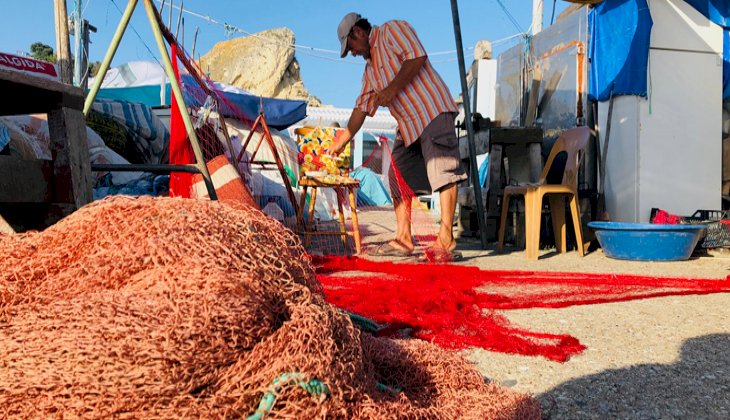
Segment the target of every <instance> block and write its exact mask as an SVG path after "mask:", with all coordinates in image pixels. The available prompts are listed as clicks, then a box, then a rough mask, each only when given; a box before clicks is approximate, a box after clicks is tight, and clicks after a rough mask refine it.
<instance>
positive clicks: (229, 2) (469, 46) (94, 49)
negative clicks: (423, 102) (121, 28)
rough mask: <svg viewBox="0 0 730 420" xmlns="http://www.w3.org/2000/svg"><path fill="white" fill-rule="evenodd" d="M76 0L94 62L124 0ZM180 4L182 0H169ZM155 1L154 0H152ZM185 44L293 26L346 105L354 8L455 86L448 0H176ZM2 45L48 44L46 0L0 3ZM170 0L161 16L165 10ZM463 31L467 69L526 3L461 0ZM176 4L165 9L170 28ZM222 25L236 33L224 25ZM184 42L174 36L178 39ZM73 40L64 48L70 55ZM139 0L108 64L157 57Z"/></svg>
mask: <svg viewBox="0 0 730 420" xmlns="http://www.w3.org/2000/svg"><path fill="white" fill-rule="evenodd" d="M78 1H81V10H82V15H83V18H84V19H87V20H88V21H89V22H90V23H91V24H92V25H94V26H96V27H97V32H96V33H95V34H91V42H92V44H91V47H90V53H89V55H90V60H91V61H102V59H103V58H104V56H105V54H106V52H107V49H108V48H109V45H110V42H111V39H112V38H113V35H114V33H115V31H116V28H117V26H118V24H119V21H120V19H121V16H122V11H123V10H124V9H125V8H126V6H127V1H126V0H67V8H68V12H69V13H71V12H72V11H74V10H75V9H76V4H77V2H78ZM172 1H173V3H174V5H175V6H176V7H179V6H180V4H181V0H172ZM154 3H155V5H156V6H157V7H158V8H159V3H160V0H154ZM182 3H183V9H184V12H183V14H182V17H183V18H184V21H185V36H184V40H185V45H184V46H185V48H186V50H187V51H188V52H190V51H191V49H192V40H193V35H194V33H195V31H196V29H197V30H198V36H197V41H196V47H195V51H196V56H198V55H199V54H204V53H206V52H207V51H209V50H210V49H211V48H212V47H213V46H214V45H215V44H216V43H217V42H221V41H225V40H228V39H231V38H235V37H240V36H247V35H246V33H249V34H251V33H256V32H259V31H263V30H267V29H273V28H281V27H287V28H289V29H291V30H292V31H293V32H294V35H295V43H296V44H297V45H298V46H301V47H300V48H297V50H296V54H295V55H296V58H297V60H298V61H299V64H300V68H301V75H302V79H303V81H304V85H305V87H306V88H307V90H308V91H309V93H310V94H311V95H314V96H317V97H318V98H319V99H320V100H321V101H322V102H323V103H324V104H326V105H333V106H336V107H341V108H351V107H352V106H353V105H354V103H355V98H356V97H357V95H358V93H359V91H360V81H361V78H362V71H363V68H364V61H363V59H362V58H361V57H357V58H355V57H352V56H348V57H347V58H345V59H340V58H339V42H338V40H337V35H336V34H337V25H338V24H339V22H340V19H341V18H342V16H344V15H345V14H346V13H349V12H358V13H360V14H361V15H362V16H363V17H365V18H367V19H368V20H369V21H370V23H372V24H373V25H379V24H381V23H383V22H385V21H387V20H390V19H403V20H406V21H408V22H409V23H410V24H411V25H412V26H413V27H414V28H415V30H416V32H417V33H418V35H419V38H420V39H421V42H422V43H423V45H424V47H425V48H426V51H427V52H428V54H429V57H430V59H431V62H432V64H433V65H434V67H435V68H436V70H437V71H438V72H439V73H440V74H441V77H442V78H443V79H444V81H445V82H446V84H447V85H448V87H449V89H450V90H451V93H452V95H453V96H454V97H457V96H458V95H459V94H460V92H461V82H460V79H459V64H458V61H457V54H456V41H455V35H454V27H453V19H452V10H451V2H450V1H447V0H438V1H437V0H420V1H419V0H369V1H355V0H327V1H325V0H260V1H256V2H254V1H250V0H183V1H182ZM544 3H545V6H544V16H543V19H544V20H543V22H544V23H543V25H544V27H547V26H548V25H549V24H550V20H551V17H552V12H553V4H555V9H556V10H555V16H556V17H557V15H558V14H559V13H560V12H561V11H562V10H563V9H565V8H566V7H567V5H568V4H569V3H567V2H565V1H562V0H558V1H550V0H545V2H544ZM0 4H2V13H0V51H1V52H6V53H11V54H18V53H19V52H27V51H29V50H30V45H31V44H33V43H34V42H42V43H44V44H47V45H49V46H51V47H53V48H54V49H55V48H56V45H55V42H56V41H55V27H54V15H53V1H51V0H22V1H15V0H0ZM169 6H170V1H169V0H168V1H167V2H166V5H165V10H164V12H163V16H164V17H165V19H167V17H168V11H169ZM458 8H459V19H460V25H461V36H462V42H463V46H464V48H465V53H464V57H465V60H466V62H467V66H468V65H469V63H471V61H472V60H473V47H474V45H475V44H476V43H477V41H479V40H482V39H486V40H489V41H490V42H492V43H493V44H494V47H493V48H494V55H495V57H496V56H497V55H498V54H499V53H500V52H501V51H504V50H505V49H507V48H509V47H511V46H513V45H515V43H516V41H517V39H516V38H511V39H507V40H505V39H506V38H509V37H512V36H514V35H516V34H519V33H521V32H525V31H528V30H529V28H530V24H531V22H532V1H531V0H459V1H458ZM178 13H179V11H178V10H177V9H175V10H174V12H173V20H174V22H173V26H176V22H177V16H178ZM225 24H228V25H229V26H230V27H232V28H234V29H235V31H233V32H232V33H231V32H228V31H226V26H225ZM179 39H182V36H180V37H179ZM73 42H74V40H73V37H71V53H72V54H73ZM159 56H160V55H159V51H158V49H157V46H156V44H155V41H154V38H153V35H152V32H151V31H150V29H149V23H148V21H147V17H146V14H145V11H144V6H143V4H142V1H141V0H140V1H139V4H138V6H137V8H136V10H135V12H134V14H133V16H132V19H131V27H130V28H129V29H128V30H127V31H126V32H125V34H124V37H123V38H122V42H121V44H120V46H119V49H118V50H117V52H116V54H115V56H114V60H113V61H112V64H111V65H112V67H114V66H118V65H121V64H124V63H126V62H129V61H136V60H146V61H155V59H157V60H159Z"/></svg>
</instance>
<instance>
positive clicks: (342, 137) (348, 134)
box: [327, 108, 367, 155]
mask: <svg viewBox="0 0 730 420" xmlns="http://www.w3.org/2000/svg"><path fill="white" fill-rule="evenodd" d="M366 116H367V114H365V113H364V112H363V111H361V110H360V109H359V108H353V109H352V114H350V119H349V120H348V121H347V128H346V129H344V130H337V134H336V137H335V139H334V141H333V142H332V144H330V147H329V149H328V150H327V153H328V154H330V155H336V154H338V153H340V151H341V150H342V149H344V148H345V145H346V144H347V142H349V141H350V140H351V139H352V138H353V137H355V134H357V132H358V131H360V128H362V124H363V123H364V122H365V117H366Z"/></svg>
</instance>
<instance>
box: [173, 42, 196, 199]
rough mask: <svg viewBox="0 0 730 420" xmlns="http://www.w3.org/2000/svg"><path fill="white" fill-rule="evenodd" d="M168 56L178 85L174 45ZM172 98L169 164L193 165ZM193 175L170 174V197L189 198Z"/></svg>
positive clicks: (180, 115)
mask: <svg viewBox="0 0 730 420" xmlns="http://www.w3.org/2000/svg"><path fill="white" fill-rule="evenodd" d="M170 56H171V59H172V68H173V70H174V71H175V79H177V81H178V83H180V72H179V70H178V67H177V48H176V47H175V45H172V46H171V47H170ZM171 96H172V103H171V105H170V106H171V108H170V163H171V164H173V165H184V164H188V163H195V154H194V153H193V147H192V146H191V145H190V142H189V141H188V136H187V130H186V129H185V123H184V121H183V118H182V114H181V113H180V110H179V109H178V105H177V101H176V100H175V95H174V94H173V95H171ZM192 175H193V174H190V173H186V172H171V173H170V197H183V198H190V189H191V187H192V185H193V181H192V179H193V177H192Z"/></svg>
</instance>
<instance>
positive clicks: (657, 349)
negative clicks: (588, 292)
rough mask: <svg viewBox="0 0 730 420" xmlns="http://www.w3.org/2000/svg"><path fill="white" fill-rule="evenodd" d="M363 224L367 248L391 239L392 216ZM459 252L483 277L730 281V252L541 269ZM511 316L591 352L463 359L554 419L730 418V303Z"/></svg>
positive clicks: (551, 260) (628, 305) (639, 303)
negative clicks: (518, 273)
mask: <svg viewBox="0 0 730 420" xmlns="http://www.w3.org/2000/svg"><path fill="white" fill-rule="evenodd" d="M361 219H364V220H363V221H364V225H365V226H366V229H367V232H368V235H367V236H366V237H365V240H364V242H365V246H366V247H368V246H369V247H372V246H374V245H376V244H378V243H382V242H383V241H385V240H387V239H388V238H390V237H391V235H392V228H391V227H389V226H390V225H391V224H392V213H378V212H375V213H372V214H370V215H364V217H362V216H361ZM389 220H391V221H390V222H389ZM457 249H459V250H461V251H462V252H463V254H464V261H462V262H460V264H465V265H473V266H478V267H480V268H483V269H500V270H530V271H532V270H534V271H560V272H591V273H626V274H637V275H651V276H660V277H681V278H706V279H724V278H725V277H726V276H727V275H728V274H730V257H728V254H725V253H714V254H713V255H706V256H701V257H693V258H692V259H690V260H689V261H682V262H666V263H655V262H654V263H653V262H633V261H620V260H614V259H610V258H607V257H605V256H604V255H603V252H602V251H601V250H600V249H598V250H594V251H592V252H590V253H589V254H587V255H586V256H584V257H579V256H578V255H577V254H576V253H575V252H569V253H566V254H557V253H555V252H550V251H543V252H542V253H541V256H540V259H539V260H538V261H529V260H527V259H525V257H524V251H522V250H511V252H510V250H509V249H508V252H507V253H505V254H497V253H496V252H495V251H494V249H493V245H491V246H490V247H489V248H488V249H486V250H481V249H480V244H479V243H478V242H477V241H475V240H471V239H460V240H459V243H458V248H457ZM501 313H502V314H503V315H505V316H506V317H507V318H508V319H509V320H510V321H511V322H513V323H514V324H516V325H518V326H520V327H522V328H525V329H528V330H531V331H539V332H546V333H554V334H569V335H571V336H573V337H575V338H577V339H578V340H580V342H581V343H582V344H584V345H585V346H586V347H587V349H586V350H585V351H584V352H583V353H581V354H579V355H577V356H574V357H573V358H571V359H570V360H568V361H567V362H565V363H559V362H553V361H550V360H547V359H544V358H542V357H531V356H521V355H509V354H504V353H495V352H490V351H486V350H483V349H473V350H469V351H464V352H463V354H464V357H466V358H467V359H468V360H470V361H472V362H473V363H474V364H475V365H476V366H477V367H478V369H479V370H480V371H481V372H482V373H483V374H484V375H485V377H487V378H489V379H491V380H493V381H495V382H497V383H500V384H502V385H503V386H506V387H509V388H512V389H515V390H519V391H522V392H528V393H531V394H533V395H535V396H536V397H537V398H538V399H539V400H540V402H541V404H542V407H543V412H544V414H543V415H544V417H545V418H555V419H585V418H596V419H598V418H600V419H604V418H632V419H633V418H641V419H673V418H676V419H688V418H690V419H730V294H727V293H725V294H711V295H703V296H671V297H663V298H651V299H641V300H634V301H627V302H619V303H608V304H600V305H583V306H573V307H568V308H562V309H527V310H511V311H501Z"/></svg>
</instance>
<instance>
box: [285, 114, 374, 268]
mask: <svg viewBox="0 0 730 420" xmlns="http://www.w3.org/2000/svg"><path fill="white" fill-rule="evenodd" d="M336 130H337V129H336V128H320V127H300V128H297V129H296V130H294V133H295V134H296V136H297V147H298V149H299V168H300V171H299V172H300V173H299V186H300V187H302V195H301V198H300V200H301V201H300V206H299V209H298V212H297V227H298V229H299V233H300V234H301V235H302V236H304V247H305V248H307V247H309V244H310V242H311V238H312V236H315V235H316V236H321V235H333V236H340V237H341V238H342V246H343V247H344V249H345V250H347V237H348V236H352V237H353V239H354V242H355V251H356V253H357V254H359V253H360V248H361V242H360V227H359V225H358V220H357V196H356V195H355V194H356V193H355V190H356V189H357V188H360V181H358V180H356V179H353V178H350V177H349V167H350V146H349V145H347V147H346V148H345V150H344V151H343V152H342V153H341V154H340V156H338V157H337V158H332V157H331V156H327V155H325V154H324V151H325V150H326V149H327V148H328V147H329V142H331V141H332V140H333V139H334V136H335V133H336V132H337V131H336ZM319 188H332V189H334V190H335V195H336V196H337V210H338V214H339V219H340V229H339V231H318V232H314V231H313V225H314V209H315V205H316V201H317V190H318V189H319ZM308 189H311V197H310V199H309V209H308V217H307V223H305V221H304V211H305V206H306V199H307V190H308ZM345 196H347V197H348V198H349V204H350V210H351V215H352V231H350V232H348V231H347V228H346V225H345V213H344V211H343V203H342V201H343V200H344V198H345Z"/></svg>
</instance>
